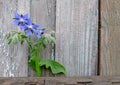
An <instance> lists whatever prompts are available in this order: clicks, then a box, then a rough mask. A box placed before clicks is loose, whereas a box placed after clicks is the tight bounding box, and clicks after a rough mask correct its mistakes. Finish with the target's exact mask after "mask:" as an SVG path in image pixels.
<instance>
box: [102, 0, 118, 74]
mask: <svg viewBox="0 0 120 85" xmlns="http://www.w3.org/2000/svg"><path fill="white" fill-rule="evenodd" d="M101 25H102V26H101V60H100V61H101V65H100V74H101V75H104V76H108V75H111V76H112V75H120V56H119V54H120V48H119V47H120V0H101Z"/></svg>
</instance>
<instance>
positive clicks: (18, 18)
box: [13, 13, 29, 30]
mask: <svg viewBox="0 0 120 85" xmlns="http://www.w3.org/2000/svg"><path fill="white" fill-rule="evenodd" d="M14 19H15V20H14V21H13V24H16V25H19V26H20V29H21V30H23V29H24V27H23V26H24V25H25V24H26V23H27V20H28V19H29V17H28V14H25V15H19V14H18V13H14Z"/></svg>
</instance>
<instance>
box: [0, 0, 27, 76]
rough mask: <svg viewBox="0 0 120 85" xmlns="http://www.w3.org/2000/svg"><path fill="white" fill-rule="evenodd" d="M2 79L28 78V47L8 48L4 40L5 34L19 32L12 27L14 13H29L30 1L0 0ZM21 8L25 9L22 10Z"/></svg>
mask: <svg viewBox="0 0 120 85" xmlns="http://www.w3.org/2000/svg"><path fill="white" fill-rule="evenodd" d="M20 4H21V5H20ZM1 5H2V7H1V8H0V77H23V76H24V77H25V76H27V70H28V68H27V67H28V65H27V57H28V54H27V51H28V50H27V45H26V44H24V45H23V46H21V45H17V46H8V45H7V44H6V42H5V40H4V38H5V34H6V33H7V32H10V31H19V30H18V28H17V26H14V25H12V24H11V23H12V18H13V13H14V12H16V11H18V12H20V13H23V12H28V11H29V10H28V9H29V0H27V1H24V0H20V2H19V1H18V0H0V6H1ZM21 7H23V8H24V7H25V8H24V9H22V11H21V10H20V9H21Z"/></svg>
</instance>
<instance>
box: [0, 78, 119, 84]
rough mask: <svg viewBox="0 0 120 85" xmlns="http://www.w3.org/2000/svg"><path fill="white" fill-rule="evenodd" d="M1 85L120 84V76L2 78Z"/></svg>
mask: <svg viewBox="0 0 120 85" xmlns="http://www.w3.org/2000/svg"><path fill="white" fill-rule="evenodd" d="M0 85H120V77H100V76H99V77H98V76H95V77H78V78H77V77H71V78H69V77H67V78H66V77H41V78H36V77H34V78H32V77H29V78H0Z"/></svg>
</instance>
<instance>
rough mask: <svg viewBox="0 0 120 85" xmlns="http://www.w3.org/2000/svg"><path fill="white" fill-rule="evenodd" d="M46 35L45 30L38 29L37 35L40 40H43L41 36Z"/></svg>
mask: <svg viewBox="0 0 120 85" xmlns="http://www.w3.org/2000/svg"><path fill="white" fill-rule="evenodd" d="M44 33H45V30H44V29H38V30H37V34H36V35H37V37H38V38H41V36H42V35H43V34H44Z"/></svg>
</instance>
